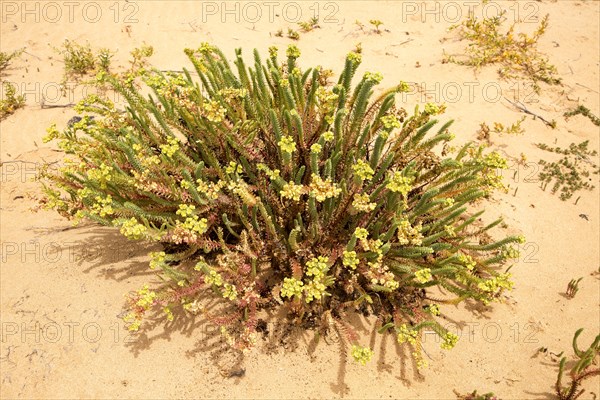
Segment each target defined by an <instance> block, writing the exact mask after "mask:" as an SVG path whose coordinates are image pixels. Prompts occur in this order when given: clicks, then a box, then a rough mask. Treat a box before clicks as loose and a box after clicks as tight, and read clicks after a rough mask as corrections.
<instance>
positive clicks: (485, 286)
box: [477, 273, 513, 294]
mask: <svg viewBox="0 0 600 400" xmlns="http://www.w3.org/2000/svg"><path fill="white" fill-rule="evenodd" d="M511 276H512V275H511V274H509V273H502V274H499V275H498V276H495V277H493V278H492V279H486V280H485V281H483V282H480V283H479V284H477V287H478V288H479V289H481V290H482V291H484V292H488V293H491V294H497V293H498V292H499V291H500V290H502V289H506V290H511V289H512V287H513V282H512V281H511V280H510V277H511Z"/></svg>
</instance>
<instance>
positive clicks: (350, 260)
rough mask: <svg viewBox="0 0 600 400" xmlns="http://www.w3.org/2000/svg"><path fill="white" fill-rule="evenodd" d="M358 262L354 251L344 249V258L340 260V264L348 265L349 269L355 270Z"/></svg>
mask: <svg viewBox="0 0 600 400" xmlns="http://www.w3.org/2000/svg"><path fill="white" fill-rule="evenodd" d="M359 262H360V261H359V260H358V257H357V256H356V252H355V251H344V258H343V260H342V264H343V265H344V266H345V267H348V268H350V269H351V270H355V269H356V266H357V265H358V263H359Z"/></svg>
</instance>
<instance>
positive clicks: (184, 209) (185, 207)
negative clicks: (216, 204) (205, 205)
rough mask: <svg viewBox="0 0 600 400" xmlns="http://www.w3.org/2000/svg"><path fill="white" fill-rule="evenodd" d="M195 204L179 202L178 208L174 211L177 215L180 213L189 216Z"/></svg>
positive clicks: (192, 212)
mask: <svg viewBox="0 0 600 400" xmlns="http://www.w3.org/2000/svg"><path fill="white" fill-rule="evenodd" d="M195 209H196V206H194V205H193V204H180V205H179V209H178V210H177V211H176V212H175V214H177V215H181V216H182V217H184V218H185V217H189V216H191V215H192V214H194V210H195Z"/></svg>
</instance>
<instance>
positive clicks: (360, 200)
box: [352, 193, 377, 212]
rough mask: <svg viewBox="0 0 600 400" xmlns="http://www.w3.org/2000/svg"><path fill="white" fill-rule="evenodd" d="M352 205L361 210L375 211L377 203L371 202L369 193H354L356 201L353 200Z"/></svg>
mask: <svg viewBox="0 0 600 400" xmlns="http://www.w3.org/2000/svg"><path fill="white" fill-rule="evenodd" d="M352 206H354V208H356V209H357V210H359V211H365V212H368V211H373V210H374V209H375V207H376V206H377V204H375V203H371V202H370V198H369V195H368V194H366V193H365V194H356V195H354V201H353V202H352Z"/></svg>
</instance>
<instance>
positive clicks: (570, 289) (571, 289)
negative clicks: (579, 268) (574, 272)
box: [565, 278, 583, 299]
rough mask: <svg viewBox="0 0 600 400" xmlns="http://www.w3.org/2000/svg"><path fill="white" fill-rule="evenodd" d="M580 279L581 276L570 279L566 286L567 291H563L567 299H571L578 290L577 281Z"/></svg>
mask: <svg viewBox="0 0 600 400" xmlns="http://www.w3.org/2000/svg"><path fill="white" fill-rule="evenodd" d="M582 279H583V278H579V279H571V281H570V282H569V285H568V286H567V291H566V292H565V295H566V296H567V298H568V299H572V298H574V297H575V295H576V294H577V292H578V291H579V282H581V280H582Z"/></svg>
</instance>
